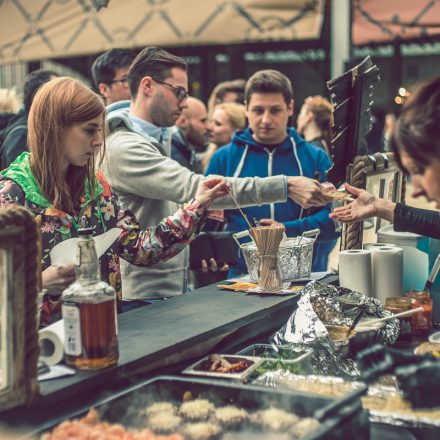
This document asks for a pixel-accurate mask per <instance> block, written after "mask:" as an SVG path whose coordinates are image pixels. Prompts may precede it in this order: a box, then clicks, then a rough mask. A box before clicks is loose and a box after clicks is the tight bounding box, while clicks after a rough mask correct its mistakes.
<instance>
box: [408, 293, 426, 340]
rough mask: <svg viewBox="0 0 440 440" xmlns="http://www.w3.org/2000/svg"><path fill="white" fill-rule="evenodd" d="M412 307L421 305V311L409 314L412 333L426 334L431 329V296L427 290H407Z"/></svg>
mask: <svg viewBox="0 0 440 440" xmlns="http://www.w3.org/2000/svg"><path fill="white" fill-rule="evenodd" d="M407 295H408V297H409V298H410V300H411V306H412V308H413V309H416V308H417V307H420V306H421V307H423V311H421V312H418V313H414V314H413V315H412V316H411V327H412V334H413V335H422V336H424V335H428V334H429V333H430V332H431V330H432V298H431V296H430V294H429V292H428V291H427V290H425V291H423V292H415V291H412V292H409V293H408V294H407Z"/></svg>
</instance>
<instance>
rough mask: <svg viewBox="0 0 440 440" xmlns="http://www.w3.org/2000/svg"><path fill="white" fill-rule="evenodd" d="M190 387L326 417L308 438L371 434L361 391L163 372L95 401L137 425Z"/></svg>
mask: <svg viewBox="0 0 440 440" xmlns="http://www.w3.org/2000/svg"><path fill="white" fill-rule="evenodd" d="M188 393H191V395H192V396H193V397H194V398H196V397H197V398H205V399H209V400H210V401H211V402H212V403H213V404H214V405H216V406H221V405H227V404H232V405H236V406H238V407H240V408H244V409H246V410H247V411H248V412H253V411H256V410H259V409H264V408H268V407H270V406H273V407H276V408H282V409H284V410H285V411H288V412H292V413H295V414H298V415H299V416H301V417H315V418H317V419H318V420H320V422H321V424H320V426H319V428H318V429H316V430H315V431H313V432H312V433H309V434H308V435H307V436H305V437H303V438H302V440H318V439H322V440H323V439H325V440H336V439H344V440H346V439H349V438H350V439H351V438H356V440H368V439H369V435H370V431H369V424H368V418H367V416H366V413H365V412H364V411H363V410H362V407H361V404H360V394H359V393H358V392H356V393H352V394H350V395H347V396H345V397H344V398H343V399H339V400H337V401H335V400H332V399H328V398H325V397H321V396H316V395H311V394H306V393H300V392H292V391H285V390H279V389H272V388H266V387H259V386H254V385H243V384H240V383H236V382H226V381H221V380H215V379H206V378H195V377H194V378H190V377H174V376H159V377H157V378H154V379H151V380H148V381H146V382H143V383H140V384H138V385H136V386H133V387H131V388H128V389H126V390H124V391H122V392H119V393H117V394H115V395H113V396H111V397H109V398H106V399H103V400H100V401H98V402H97V403H96V404H95V405H94V407H95V408H96V409H97V410H98V412H99V414H100V416H101V418H102V419H103V420H106V421H108V422H110V423H122V424H123V425H125V426H127V427H132V428H136V427H137V426H135V420H136V418H137V417H138V414H139V411H141V410H143V409H145V408H146V407H147V406H148V405H151V404H152V403H154V402H157V401H164V400H167V401H171V402H173V403H175V404H180V403H181V402H182V400H183V396H184V395H186V396H187V395H188ZM88 409H89V407H86V408H84V409H82V410H81V411H78V412H76V413H75V414H71V415H70V417H69V418H72V417H79V416H82V415H83V414H85V413H86V412H87V410H88ZM54 426H55V425H53V426H51V428H52V427H54ZM231 434H232V435H231ZM243 434H244V433H237V434H236V435H235V434H234V433H231V431H229V432H228V438H232V439H233V438H236V439H237V440H238V439H243V438H249V437H246V436H243ZM263 435H264V434H263ZM252 438H266V437H262V433H260V432H254V433H253V436H252ZM272 438H273V437H272Z"/></svg>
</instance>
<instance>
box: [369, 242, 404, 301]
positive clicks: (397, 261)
mask: <svg viewBox="0 0 440 440" xmlns="http://www.w3.org/2000/svg"><path fill="white" fill-rule="evenodd" d="M371 273H372V277H373V292H374V296H375V297H376V298H377V299H379V300H380V301H381V302H382V304H385V300H386V299H387V298H389V297H390V296H402V293H403V249H401V248H399V247H391V246H382V247H375V248H372V249H371Z"/></svg>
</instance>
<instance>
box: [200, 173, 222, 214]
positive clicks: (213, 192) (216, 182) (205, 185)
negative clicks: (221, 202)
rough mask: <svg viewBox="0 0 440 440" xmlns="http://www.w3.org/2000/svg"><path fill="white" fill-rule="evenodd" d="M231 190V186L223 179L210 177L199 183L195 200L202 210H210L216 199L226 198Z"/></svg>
mask: <svg viewBox="0 0 440 440" xmlns="http://www.w3.org/2000/svg"><path fill="white" fill-rule="evenodd" d="M230 190H231V188H230V187H229V184H228V183H227V182H226V180H225V179H224V178H222V177H209V178H206V179H203V180H202V181H201V182H200V183H199V187H198V188H197V192H196V195H195V199H196V200H197V201H198V202H199V203H200V206H201V207H202V208H206V209H208V208H209V207H210V206H211V205H212V203H213V202H214V200H215V199H218V198H219V197H224V196H225V195H227V194H228V192H229V191H230Z"/></svg>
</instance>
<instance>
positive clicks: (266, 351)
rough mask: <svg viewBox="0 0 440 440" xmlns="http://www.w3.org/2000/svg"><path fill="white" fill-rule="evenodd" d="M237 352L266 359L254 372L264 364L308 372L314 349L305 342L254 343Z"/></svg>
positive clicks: (295, 372)
mask: <svg viewBox="0 0 440 440" xmlns="http://www.w3.org/2000/svg"><path fill="white" fill-rule="evenodd" d="M299 353H300V354H299ZM236 354H237V355H239V356H252V357H257V358H263V359H264V361H263V362H261V363H260V364H259V365H257V366H256V367H255V368H253V369H252V373H253V374H255V373H256V371H258V369H259V368H262V367H264V365H267V366H268V368H270V369H271V370H275V369H282V370H286V371H290V372H291V373H294V374H307V373H310V371H311V361H312V355H313V350H312V349H311V348H308V347H306V346H305V345H303V344H298V345H297V346H295V345H294V344H291V345H271V344H253V345H250V346H249V347H246V348H244V349H242V350H240V351H239V352H237V353H236ZM262 364H264V365H262Z"/></svg>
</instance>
